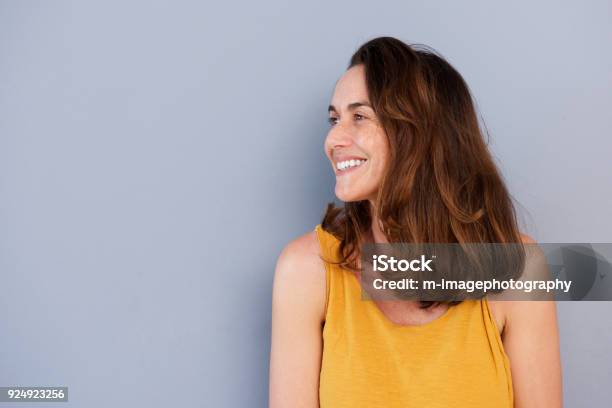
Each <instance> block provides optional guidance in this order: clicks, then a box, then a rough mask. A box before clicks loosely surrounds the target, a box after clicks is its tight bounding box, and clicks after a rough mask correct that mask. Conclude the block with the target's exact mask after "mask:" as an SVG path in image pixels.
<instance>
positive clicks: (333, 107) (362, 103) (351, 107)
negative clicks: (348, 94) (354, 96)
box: [327, 101, 372, 113]
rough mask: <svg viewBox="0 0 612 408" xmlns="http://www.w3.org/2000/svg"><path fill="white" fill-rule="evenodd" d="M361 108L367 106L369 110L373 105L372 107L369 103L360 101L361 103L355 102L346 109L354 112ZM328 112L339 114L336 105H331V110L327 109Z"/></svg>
mask: <svg viewBox="0 0 612 408" xmlns="http://www.w3.org/2000/svg"><path fill="white" fill-rule="evenodd" d="M360 106H367V107H368V108H372V105H370V104H369V103H368V102H365V101H360V102H353V103H349V104H348V106H347V107H346V109H347V110H349V111H350V110H353V109H356V108H358V107H360ZM327 112H328V113H329V112H336V113H338V110H337V109H336V107H335V106H334V105H329V108H327Z"/></svg>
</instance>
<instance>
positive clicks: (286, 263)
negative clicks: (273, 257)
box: [273, 230, 326, 319]
mask: <svg viewBox="0 0 612 408" xmlns="http://www.w3.org/2000/svg"><path fill="white" fill-rule="evenodd" d="M316 234H317V232H316V231H314V230H313V231H310V232H308V233H306V234H303V235H301V236H299V237H297V238H296V239H294V240H292V241H291V242H289V243H288V244H287V245H286V246H285V247H284V248H283V250H282V252H281V254H280V256H279V257H278V260H277V263H276V269H275V272H274V288H273V307H291V308H296V309H299V310H296V312H304V313H308V314H312V313H314V314H316V315H317V316H320V318H321V319H323V317H324V316H323V313H324V310H325V292H326V287H325V285H326V283H325V265H324V264H323V261H322V259H321V257H320V253H321V250H320V247H319V240H318V238H317V235H316Z"/></svg>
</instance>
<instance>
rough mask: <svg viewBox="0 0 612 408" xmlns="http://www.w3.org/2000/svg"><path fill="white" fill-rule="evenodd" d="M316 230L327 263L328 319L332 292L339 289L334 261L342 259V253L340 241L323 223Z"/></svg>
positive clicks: (324, 261) (326, 297) (326, 310)
mask: <svg viewBox="0 0 612 408" xmlns="http://www.w3.org/2000/svg"><path fill="white" fill-rule="evenodd" d="M315 232H316V235H317V239H318V241H319V248H320V251H321V254H320V255H321V260H322V261H323V264H324V265H325V316H326V320H327V315H328V311H329V303H330V298H332V297H334V295H333V294H332V292H333V291H334V290H337V289H338V283H334V282H333V281H334V280H337V279H338V278H339V277H338V274H337V273H334V269H336V268H337V266H336V265H334V262H338V261H339V260H340V255H339V253H338V243H339V241H338V239H337V238H336V237H335V236H333V235H332V234H331V233H329V232H327V231H325V230H324V229H323V227H322V226H321V224H318V225H317V226H316V227H315Z"/></svg>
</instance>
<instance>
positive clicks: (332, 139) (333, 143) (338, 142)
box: [327, 124, 353, 148]
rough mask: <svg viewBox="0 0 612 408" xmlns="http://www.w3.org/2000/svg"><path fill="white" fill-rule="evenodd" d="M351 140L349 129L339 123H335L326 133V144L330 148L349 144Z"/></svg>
mask: <svg viewBox="0 0 612 408" xmlns="http://www.w3.org/2000/svg"><path fill="white" fill-rule="evenodd" d="M352 141H353V137H352V135H351V133H350V131H349V130H348V129H346V127H344V126H342V125H340V124H336V125H335V126H334V127H333V128H331V129H330V131H329V133H328V134H327V144H328V146H329V147H332V148H334V147H344V146H349V145H350V144H351V143H352Z"/></svg>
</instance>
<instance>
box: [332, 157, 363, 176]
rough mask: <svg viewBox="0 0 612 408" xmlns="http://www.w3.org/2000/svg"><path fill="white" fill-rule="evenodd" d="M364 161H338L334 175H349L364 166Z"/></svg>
mask: <svg viewBox="0 0 612 408" xmlns="http://www.w3.org/2000/svg"><path fill="white" fill-rule="evenodd" d="M366 161H367V160H366V159H350V160H343V161H339V162H337V163H336V174H337V175H342V174H346V173H349V172H351V171H353V170H355V169H356V168H358V167H359V166H361V165H362V164H364V163H365V162H366Z"/></svg>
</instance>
